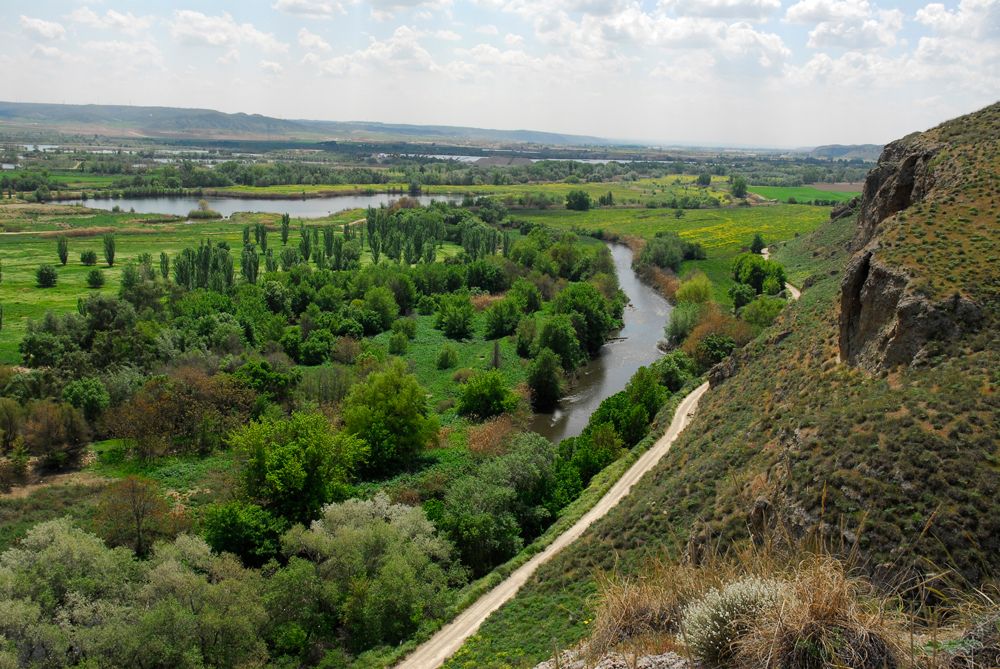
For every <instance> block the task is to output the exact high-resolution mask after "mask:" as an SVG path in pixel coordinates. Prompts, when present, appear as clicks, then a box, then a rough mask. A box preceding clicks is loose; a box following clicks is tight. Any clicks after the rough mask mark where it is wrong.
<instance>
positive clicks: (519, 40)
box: [503, 33, 524, 46]
mask: <svg viewBox="0 0 1000 669" xmlns="http://www.w3.org/2000/svg"><path fill="white" fill-rule="evenodd" d="M503 42H504V44H506V45H507V46H521V45H522V44H524V38H523V37H521V36H520V35H515V34H514V33H507V35H506V36H504V38H503Z"/></svg>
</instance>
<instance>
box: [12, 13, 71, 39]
mask: <svg viewBox="0 0 1000 669" xmlns="http://www.w3.org/2000/svg"><path fill="white" fill-rule="evenodd" d="M21 29H22V30H23V31H24V32H26V33H28V34H29V35H31V36H32V37H34V38H35V39H44V40H56V39H62V38H63V37H65V36H66V29H65V28H64V27H63V26H62V24H61V23H56V22H55V21H46V20H45V19H36V18H32V17H30V16H25V15H24V14H21Z"/></svg>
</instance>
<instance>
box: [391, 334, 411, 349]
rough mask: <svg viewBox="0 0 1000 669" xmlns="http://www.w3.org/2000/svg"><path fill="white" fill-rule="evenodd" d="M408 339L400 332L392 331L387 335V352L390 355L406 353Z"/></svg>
mask: <svg viewBox="0 0 1000 669" xmlns="http://www.w3.org/2000/svg"><path fill="white" fill-rule="evenodd" d="M408 341H409V340H408V339H407V338H406V335H405V334H403V333H402V332H393V333H392V334H391V335H390V336H389V353H391V354H392V355H403V354H404V353H406V344H407V342H408Z"/></svg>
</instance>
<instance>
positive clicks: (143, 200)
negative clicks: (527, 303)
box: [60, 193, 462, 218]
mask: <svg viewBox="0 0 1000 669" xmlns="http://www.w3.org/2000/svg"><path fill="white" fill-rule="evenodd" d="M401 197H403V195H400V194H394V195H390V194H389V193H375V194H373V195H336V196H332V197H316V198H307V199H295V200H269V199H264V198H243V197H206V198H197V197H123V198H119V199H116V200H113V199H89V200H87V201H85V202H81V201H80V200H74V201H68V202H61V203H60V204H84V205H86V206H88V207H91V208H94V209H111V208H113V207H115V206H116V205H117V206H118V207H121V209H122V211H129V210H135V211H136V212H137V213H140V214H174V215H176V216H186V215H187V214H188V212H190V211H191V210H193V209H197V208H198V200H200V199H204V200H206V201H207V202H208V207H209V209H212V210H213V211H217V212H219V213H220V214H222V215H223V216H225V217H226V218H229V217H230V216H232V215H233V214H234V213H236V212H238V211H260V212H267V213H272V214H289V215H290V216H295V217H296V218H321V217H323V216H329V215H330V214H336V213H337V212H340V211H346V210H348V209H364V208H366V207H378V206H379V205H382V204H389V203H390V202H392V201H393V200H398V199H399V198H401ZM414 199H416V200H417V201H419V202H420V204H430V203H431V202H461V201H462V198H461V196H455V195H418V196H416V197H415V198H414Z"/></svg>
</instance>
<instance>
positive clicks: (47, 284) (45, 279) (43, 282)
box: [35, 265, 59, 288]
mask: <svg viewBox="0 0 1000 669" xmlns="http://www.w3.org/2000/svg"><path fill="white" fill-rule="evenodd" d="M58 279H59V275H58V274H56V268H55V267H53V266H52V265H39V266H38V269H36V270H35V280H36V281H37V282H38V287H39V288H52V287H54V286H55V285H56V281H58Z"/></svg>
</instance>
